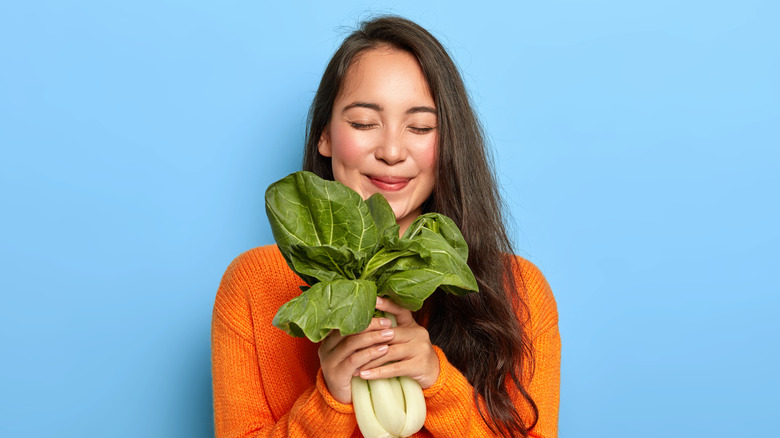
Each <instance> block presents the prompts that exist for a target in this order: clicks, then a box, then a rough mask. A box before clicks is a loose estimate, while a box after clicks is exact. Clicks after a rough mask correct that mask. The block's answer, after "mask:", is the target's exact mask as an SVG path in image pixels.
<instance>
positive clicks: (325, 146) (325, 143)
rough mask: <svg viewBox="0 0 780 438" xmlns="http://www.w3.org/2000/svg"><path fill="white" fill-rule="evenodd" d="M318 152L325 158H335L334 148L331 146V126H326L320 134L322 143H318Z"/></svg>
mask: <svg viewBox="0 0 780 438" xmlns="http://www.w3.org/2000/svg"><path fill="white" fill-rule="evenodd" d="M317 150H318V151H319V152H320V155H322V156H323V157H332V156H333V147H332V146H331V144H330V125H325V128H324V129H323V130H322V134H320V141H319V143H317Z"/></svg>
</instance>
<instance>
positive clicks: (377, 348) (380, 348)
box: [376, 345, 387, 353]
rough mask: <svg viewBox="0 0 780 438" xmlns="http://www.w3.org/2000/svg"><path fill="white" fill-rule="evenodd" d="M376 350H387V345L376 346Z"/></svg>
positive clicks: (382, 351) (381, 351)
mask: <svg viewBox="0 0 780 438" xmlns="http://www.w3.org/2000/svg"><path fill="white" fill-rule="evenodd" d="M376 351H378V352H380V353H384V352H385V351H387V345H380V346H378V347H376Z"/></svg>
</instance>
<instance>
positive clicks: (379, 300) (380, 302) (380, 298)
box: [376, 297, 384, 306]
mask: <svg viewBox="0 0 780 438" xmlns="http://www.w3.org/2000/svg"><path fill="white" fill-rule="evenodd" d="M383 302H384V299H382V297H376V304H377V306H378V305H380V304H382V303H383Z"/></svg>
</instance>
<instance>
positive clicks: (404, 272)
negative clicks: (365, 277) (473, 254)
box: [368, 221, 479, 310]
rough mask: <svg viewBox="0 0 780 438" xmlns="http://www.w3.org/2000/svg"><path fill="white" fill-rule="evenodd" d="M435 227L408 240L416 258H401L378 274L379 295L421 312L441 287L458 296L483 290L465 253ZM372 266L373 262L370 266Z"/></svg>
mask: <svg viewBox="0 0 780 438" xmlns="http://www.w3.org/2000/svg"><path fill="white" fill-rule="evenodd" d="M428 225H430V224H428ZM433 225H434V226H432V227H430V228H429V227H428V226H422V227H420V228H419V229H418V230H417V231H415V233H413V234H412V237H411V238H409V239H408V242H409V243H410V245H409V249H408V251H409V252H414V253H415V254H413V255H408V256H405V257H400V258H398V259H397V260H395V261H393V262H391V263H387V264H386V265H385V266H384V267H383V268H382V269H378V270H377V272H378V273H380V277H379V279H378V280H377V286H378V288H377V289H378V292H379V294H380V295H385V296H388V297H390V298H392V299H393V301H395V302H396V303H398V304H399V305H401V306H403V307H406V308H407V309H410V310H419V309H420V308H421V307H422V303H423V301H424V300H425V299H426V298H428V297H429V296H430V295H431V294H432V293H433V292H434V291H435V290H436V288H439V287H441V288H442V290H444V291H445V292H448V293H452V294H455V295H464V294H466V293H469V292H477V291H478V290H479V287H478V285H477V281H476V279H475V278H474V274H473V273H472V272H471V269H469V267H468V264H467V263H466V259H465V258H464V257H462V251H459V250H457V249H456V248H453V246H452V245H451V244H450V243H449V241H448V240H447V238H445V236H444V235H443V234H442V230H443V229H444V227H440V226H438V225H439V223H438V221H434V222H433ZM431 228H433V229H435V230H436V231H433V230H431ZM456 229H457V228H456ZM448 232H450V231H449V230H445V231H444V233H448ZM406 240H407V239H401V241H406ZM466 256H468V253H466ZM372 262H373V259H372V260H371V261H369V262H368V264H369V265H371V263H372Z"/></svg>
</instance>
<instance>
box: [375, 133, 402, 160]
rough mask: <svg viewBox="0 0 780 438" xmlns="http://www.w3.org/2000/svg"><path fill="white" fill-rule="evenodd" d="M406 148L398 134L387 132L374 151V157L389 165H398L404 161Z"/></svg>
mask: <svg viewBox="0 0 780 438" xmlns="http://www.w3.org/2000/svg"><path fill="white" fill-rule="evenodd" d="M406 154H407V151H406V147H405V146H404V144H403V140H402V139H401V135H400V134H395V133H391V132H387V133H386V134H385V135H384V136H383V137H382V139H381V140H380V143H379V145H377V147H376V149H374V157H376V159H377V160H382V161H384V162H385V163H387V164H389V165H391V166H392V165H393V164H396V163H400V162H402V161H404V160H405V159H406Z"/></svg>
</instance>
